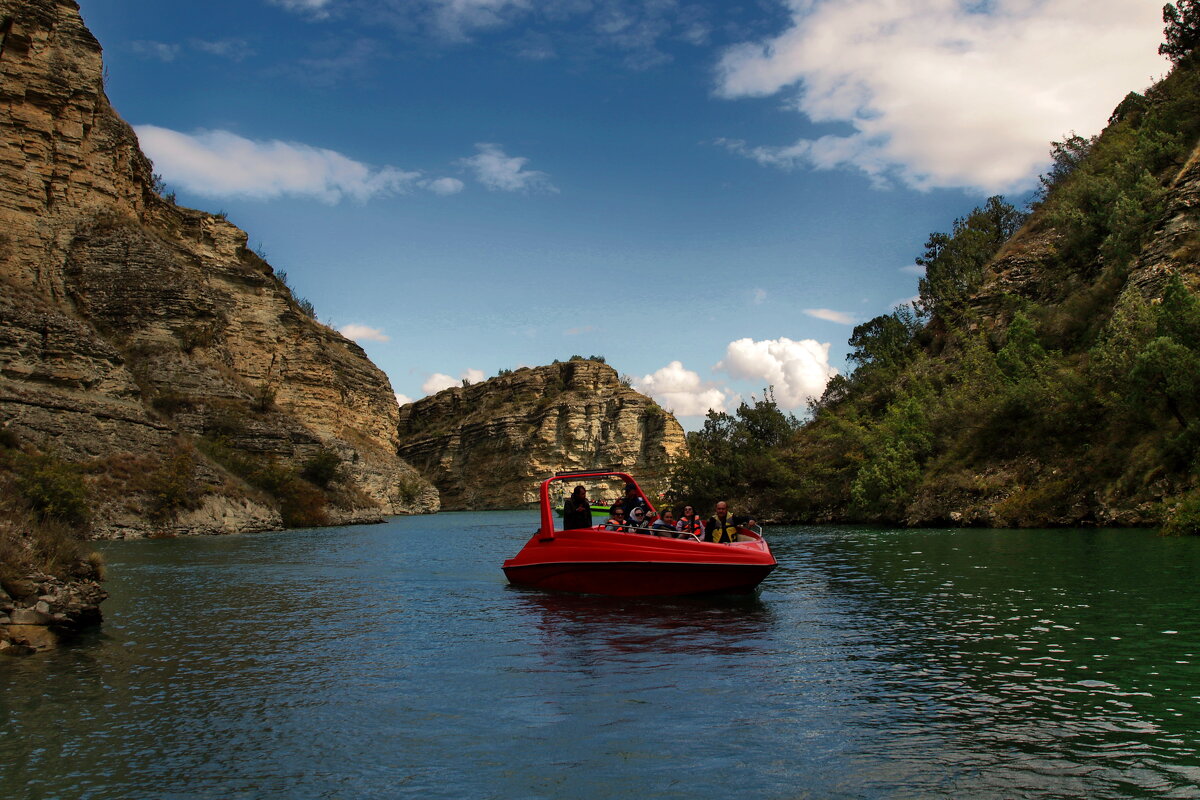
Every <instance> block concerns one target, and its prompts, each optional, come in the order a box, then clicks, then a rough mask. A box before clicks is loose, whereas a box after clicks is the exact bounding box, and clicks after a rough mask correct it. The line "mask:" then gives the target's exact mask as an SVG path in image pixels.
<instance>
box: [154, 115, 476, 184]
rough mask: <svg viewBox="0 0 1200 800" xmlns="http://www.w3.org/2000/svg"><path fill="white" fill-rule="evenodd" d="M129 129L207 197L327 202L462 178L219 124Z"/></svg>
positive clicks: (168, 171) (164, 169) (174, 179)
mask: <svg viewBox="0 0 1200 800" xmlns="http://www.w3.org/2000/svg"><path fill="white" fill-rule="evenodd" d="M135 130H136V131H137V135H138V139H140V140H141V143H142V148H143V149H144V150H145V151H146V154H147V155H149V156H150V158H152V159H153V160H154V164H155V166H156V168H157V169H158V170H159V172H161V173H162V175H163V177H164V178H165V179H166V181H167V182H168V183H170V184H173V185H175V186H178V187H181V188H185V189H187V190H188V191H192V192H195V193H196V194H200V195H204V196H206V197H251V198H257V199H263V200H265V199H270V198H274V197H280V196H282V195H297V196H307V197H314V198H316V199H318V200H320V201H322V202H324V203H329V204H334V203H337V202H339V201H340V200H342V199H343V198H347V197H348V198H350V199H352V200H355V201H357V202H360V203H364V202H366V201H367V200H370V199H371V198H373V197H386V196H389V195H393V194H399V193H404V192H408V191H410V190H411V189H412V188H413V187H414V186H421V187H423V188H427V189H429V190H430V191H432V192H436V193H438V194H446V193H452V191H456V189H455V184H457V185H458V187H459V188H461V184H462V182H461V181H458V180H457V179H455V178H437V179H434V180H430V181H424V180H423V179H422V177H421V173H420V172H419V171H408V170H402V169H398V168H396V167H390V166H389V167H379V168H373V167H369V166H367V165H366V164H363V163H361V162H358V161H355V160H353V159H351V158H348V157H347V156H344V155H342V154H341V153H338V152H336V151H333V150H326V149H324V148H321V147H313V146H311V145H307V144H301V143H299V142H284V141H280V140H278V139H272V140H270V141H256V140H253V139H247V138H245V137H242V136H238V135H237V134H235V133H230V132H228V131H220V130H216V131H198V132H197V133H194V134H186V133H179V132H178V131H173V130H169V129H167V128H160V127H158V126H156V125H138V126H136V128H135Z"/></svg>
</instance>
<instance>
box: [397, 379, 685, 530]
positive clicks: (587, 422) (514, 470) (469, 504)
mask: <svg viewBox="0 0 1200 800" xmlns="http://www.w3.org/2000/svg"><path fill="white" fill-rule="evenodd" d="M686 447H687V444H686V441H685V438H684V433H683V429H682V428H681V427H680V426H679V423H678V422H677V421H676V420H675V418H674V417H673V416H671V414H669V413H667V412H666V411H664V410H663V409H661V408H659V406H658V405H656V404H655V403H654V401H653V400H651V399H650V398H648V397H646V396H644V395H642V394H639V393H638V392H636V391H634V390H633V389H631V388H629V387H628V386H625V385H624V384H622V383H621V380H620V378H619V377H618V375H617V373H616V371H615V370H613V369H612V367H609V366H607V365H605V364H601V363H599V362H596V361H566V362H562V363H558V364H551V365H549V366H545V367H535V368H528V367H526V368H523V369H518V370H515V371H514V372H511V373H509V374H505V375H500V376H498V377H495V378H492V379H491V380H488V381H484V382H482V383H477V384H472V385H470V386H463V387H455V388H452V389H446V390H444V391H441V392H438V393H437V394H435V395H432V396H430V397H426V398H424V399H422V400H418V401H417V402H415V403H410V404H408V405H405V406H401V408H400V454H401V455H402V456H403V457H404V458H405V460H407V461H408V462H409V463H411V464H413V465H414V466H416V467H417V468H418V469H420V470H421V471H422V472H423V473H424V474H425V475H426V476H427V477H428V478H429V479H430V480H432V481H433V483H434V485H436V486H437V488H438V490H439V491H440V492H441V497H442V504H443V507H445V508H447V509H487V508H516V507H521V506H526V505H529V504H531V503H535V502H537V487H538V484H539V483H540V481H541V480H543V479H544V478H546V477H548V476H549V475H550V474H551V473H553V472H557V471H561V470H576V469H591V468H611V469H619V470H623V471H626V472H629V473H631V474H632V475H633V476H634V477H635V478H637V480H638V483H639V484H641V485H642V488H643V489H646V490H647V491H648V492H655V491H658V490H661V489H662V488H663V482H664V480H665V478H666V470H667V465H668V463H669V462H670V461H671V459H673V458H676V457H678V456H680V455H682V454H683V453H684V452H685V451H686ZM614 496H615V495H614Z"/></svg>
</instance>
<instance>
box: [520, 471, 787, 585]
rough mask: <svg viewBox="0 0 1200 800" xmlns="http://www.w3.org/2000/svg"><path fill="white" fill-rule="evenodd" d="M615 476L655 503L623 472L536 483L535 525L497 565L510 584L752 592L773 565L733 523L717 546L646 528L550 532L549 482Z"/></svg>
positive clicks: (758, 542) (761, 546)
mask: <svg viewBox="0 0 1200 800" xmlns="http://www.w3.org/2000/svg"><path fill="white" fill-rule="evenodd" d="M613 477H616V478H620V479H622V480H624V481H625V483H626V486H627V487H633V488H635V489H636V490H637V493H638V495H639V496H640V497H641V499H642V500H643V501H644V503H645V505H646V507H647V509H648V510H649V511H650V512H654V505H653V504H652V503H651V502H650V500H649V498H647V497H646V495H645V493H644V492H643V491H642V489H641V487H640V486H638V485H637V482H636V481H635V480H634V479H633V478H632V477H631V476H630V475H628V474H626V473H624V472H611V471H590V472H560V473H558V474H556V475H555V476H554V477H552V478H548V479H547V480H545V481H543V482H542V486H541V527H540V528H539V529H538V530H537V532H536V533H534V535H533V536H532V537H531V538H530V539H529V541H528V542H526V544H525V546H524V547H523V548H521V552H519V553H517V555H516V556H515V557H513V558H510V559H508V560H507V561H505V562H504V574H505V575H506V576H507V577H508V579H509V581H510V582H512V583H514V584H519V585H523V586H531V587H534V588H538V589H551V590H555V591H563V592H579V593H585V594H601V595H612V596H618V597H636V596H649V595H654V596H669V595H693V594H708V593H715V592H751V591H753V590H754V589H755V587H757V586H758V584H759V583H761V582H762V580H763V579H764V578H765V577H767V575H768V574H770V572H771V570H773V569H775V567H776V562H775V557H774V556H773V555H771V549H770V547H768V546H767V542H766V540H765V539H763V537H762V534H761V533H758V532H755V531H752V530H749V529H747V528H739V529H738V531H737V534H736V536H735V537H734V539H735V540H734V541H733V542H731V543H728V544H716V543H713V542H704V541H700V540H699V539H698V538H697V537H695V536H691V535H688V534H681V536H684V537H685V538H674V537H671V536H656V535H653V534H652V532H651V530H650V529H649V528H637V527H632V528H630V529H629V530H628V531H609V530H605V529H604V527H603V526H602V525H598V526H596V527H594V528H576V529H569V530H561V531H556V530H555V527H554V511H553V509H552V508H551V500H550V487H551V485H553V484H555V483H558V482H562V481H567V480H572V481H575V480H584V479H593V480H602V479H604V478H613Z"/></svg>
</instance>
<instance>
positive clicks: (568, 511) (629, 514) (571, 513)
mask: <svg viewBox="0 0 1200 800" xmlns="http://www.w3.org/2000/svg"><path fill="white" fill-rule="evenodd" d="M754 524H755V522H754V520H753V519H752V518H750V517H745V516H735V515H733V514H730V513H729V505H728V504H727V503H726V502H725V501H723V500H722V501H721V502H719V503H717V505H716V509H715V511H714V513H713V515H712V516H711V517H709V518H708V520H707V521H704V520H701V518H700V515H699V514H697V513H696V510H695V509H694V508H693V507H692V506H684V507H683V513H682V514H680V515H679V517H678V518H677V517H676V516H675V512H673V511H671V510H670V509H667V510H665V511H663V513H662V515H661V516H659V515H657V514H656V513H655V512H654V511H652V510H651V509H650V505H649V503H647V502H646V498H645V497H643V496H642V494H641V493H640V492H639V491H638V488H637V487H636V486H634V485H633V484H628V485H627V486H626V487H625V496H624V497H623V498H621V499H620V500H618V501H617V502H615V503H613V505H612V508H610V509H609V517H608V519H607V520H606V521H605V522H604V524H603V528H604V530H608V531H618V532H621V533H648V534H652V535H655V536H665V537H670V538H676V539H693V538H694V539H699V540H701V541H705V542H717V543H729V542H733V541H736V537H737V529H738V528H739V527H743V526H745V525H754ZM590 527H592V506H591V502H590V501H589V500H588V497H587V488H586V487H584V486H576V487H575V491H573V492H572V493H571V496H570V497H568V498H567V499H566V502H565V503H564V504H563V528H564V529H568V530H571V529H579V528H590Z"/></svg>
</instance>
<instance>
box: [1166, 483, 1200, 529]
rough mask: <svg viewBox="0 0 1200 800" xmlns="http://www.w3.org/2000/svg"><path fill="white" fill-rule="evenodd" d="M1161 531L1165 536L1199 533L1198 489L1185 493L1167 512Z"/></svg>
mask: <svg viewBox="0 0 1200 800" xmlns="http://www.w3.org/2000/svg"><path fill="white" fill-rule="evenodd" d="M1162 532H1163V534H1164V535H1166V536H1196V535H1200V491H1195V492H1192V493H1191V494H1188V495H1186V496H1185V497H1183V498H1182V499H1181V500H1180V501H1179V503H1177V504H1176V505H1175V507H1174V508H1172V509H1171V510H1170V511H1168V512H1167V518H1166V522H1165V523H1164V524H1163V527H1162Z"/></svg>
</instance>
